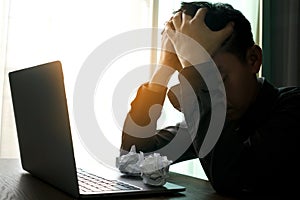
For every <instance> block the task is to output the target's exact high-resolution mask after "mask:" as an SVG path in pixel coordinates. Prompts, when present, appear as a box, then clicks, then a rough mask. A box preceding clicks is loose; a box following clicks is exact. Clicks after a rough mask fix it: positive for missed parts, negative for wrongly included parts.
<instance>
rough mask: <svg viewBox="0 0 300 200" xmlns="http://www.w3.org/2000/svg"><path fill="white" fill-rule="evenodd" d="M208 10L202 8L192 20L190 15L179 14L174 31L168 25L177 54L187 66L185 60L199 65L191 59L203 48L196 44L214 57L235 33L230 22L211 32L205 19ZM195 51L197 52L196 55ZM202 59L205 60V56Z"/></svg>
mask: <svg viewBox="0 0 300 200" xmlns="http://www.w3.org/2000/svg"><path fill="white" fill-rule="evenodd" d="M206 12H207V9H206V8H201V9H199V10H198V11H197V13H196V15H195V16H194V17H193V18H192V17H191V16H189V15H186V14H185V13H183V12H177V13H176V14H175V15H174V17H173V18H172V23H173V25H174V30H173V28H172V27H171V26H170V24H167V28H166V32H167V35H168V37H169V38H170V40H171V41H172V43H173V45H174V48H175V49H176V53H177V55H178V56H179V57H181V58H180V61H181V64H182V65H183V66H184V67H186V66H185V64H184V62H183V59H185V61H189V60H187V59H190V58H192V61H195V62H196V63H191V64H199V63H197V62H200V61H198V60H199V59H198V60H197V59H195V58H193V57H191V56H194V57H195V56H196V55H197V53H198V54H200V53H201V52H198V51H199V50H200V49H201V48H199V47H197V45H195V43H198V45H199V44H200V45H201V46H202V48H204V49H205V50H206V52H207V53H208V56H209V55H210V56H212V55H213V54H214V53H215V52H216V51H217V50H218V49H219V48H220V46H221V44H222V43H223V42H224V41H225V40H226V39H227V38H228V37H229V36H230V35H231V34H232V31H233V26H234V24H233V22H229V23H228V24H227V25H226V27H224V28H223V29H222V30H220V31H212V30H210V29H209V28H208V27H207V26H206V24H205V22H204V18H205V15H206ZM195 51H197V52H196V53H195ZM200 57H201V56H200ZM202 57H203V58H205V56H204V54H202Z"/></svg>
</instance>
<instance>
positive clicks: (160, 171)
mask: <svg viewBox="0 0 300 200" xmlns="http://www.w3.org/2000/svg"><path fill="white" fill-rule="evenodd" d="M171 163H172V161H170V160H168V159H167V157H166V156H161V155H160V154H159V153H154V154H152V155H149V156H147V157H145V159H144V160H143V161H142V162H141V164H140V167H141V177H142V178H143V182H144V183H145V184H149V185H155V186H160V185H164V184H165V183H166V181H167V178H168V172H169V166H170V164H171Z"/></svg>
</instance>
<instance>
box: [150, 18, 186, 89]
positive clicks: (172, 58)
mask: <svg viewBox="0 0 300 200" xmlns="http://www.w3.org/2000/svg"><path fill="white" fill-rule="evenodd" d="M167 24H169V26H170V27H172V28H174V27H173V25H172V22H171V21H168V22H167ZM161 43H162V46H161V53H160V58H159V65H158V67H157V69H156V70H155V72H154V74H153V76H152V78H151V80H150V83H157V84H160V85H164V86H166V85H167V84H168V82H169V80H170V78H171V76H172V75H173V74H174V72H175V71H176V70H177V71H180V70H181V69H182V66H181V63H180V61H179V59H178V57H177V55H176V51H175V49H174V46H173V44H172V41H171V40H170V39H169V37H168V36H167V33H166V31H165V30H164V31H163V32H162V37H161Z"/></svg>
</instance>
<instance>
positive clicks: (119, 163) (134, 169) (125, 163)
mask: <svg viewBox="0 0 300 200" xmlns="http://www.w3.org/2000/svg"><path fill="white" fill-rule="evenodd" d="M143 160H144V154H143V152H140V153H136V148H135V146H134V145H132V146H131V148H130V151H129V153H128V154H125V155H122V156H119V157H117V158H116V167H117V168H118V169H119V170H120V171H121V172H122V173H124V174H127V175H131V176H140V175H141V168H140V163H141V162H142V161H143Z"/></svg>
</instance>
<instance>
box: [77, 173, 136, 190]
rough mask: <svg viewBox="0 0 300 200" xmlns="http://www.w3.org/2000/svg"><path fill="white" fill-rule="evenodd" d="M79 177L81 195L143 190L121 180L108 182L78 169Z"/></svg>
mask: <svg viewBox="0 0 300 200" xmlns="http://www.w3.org/2000/svg"><path fill="white" fill-rule="evenodd" d="M77 177H78V184H79V190H80V193H96V192H104V191H124V190H125V191H128V190H141V188H139V187H137V186H134V185H131V184H128V183H125V182H122V181H119V180H108V179H105V178H102V177H100V176H97V175H95V174H91V173H89V172H86V171H84V170H83V169H81V168H79V169H77Z"/></svg>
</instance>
